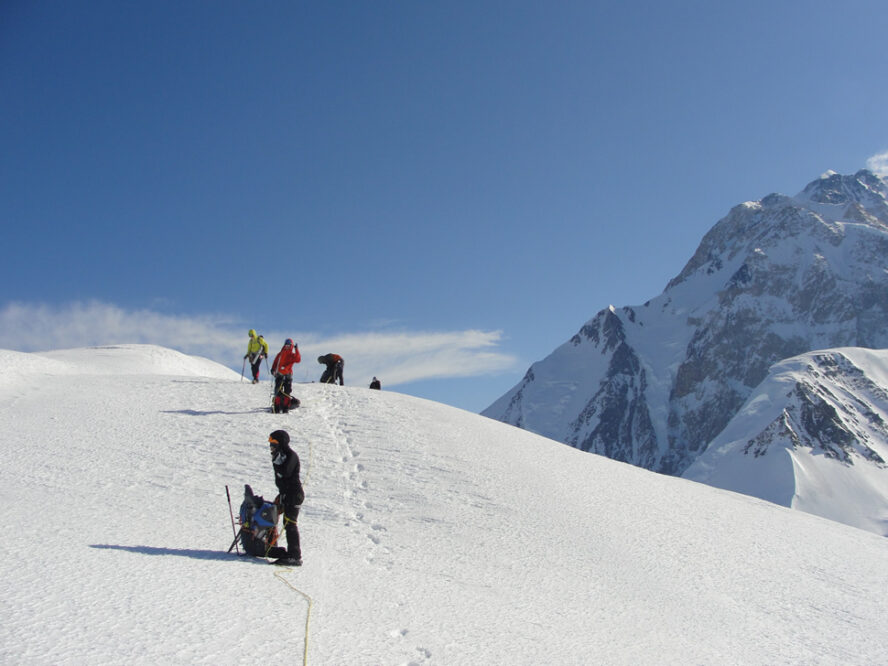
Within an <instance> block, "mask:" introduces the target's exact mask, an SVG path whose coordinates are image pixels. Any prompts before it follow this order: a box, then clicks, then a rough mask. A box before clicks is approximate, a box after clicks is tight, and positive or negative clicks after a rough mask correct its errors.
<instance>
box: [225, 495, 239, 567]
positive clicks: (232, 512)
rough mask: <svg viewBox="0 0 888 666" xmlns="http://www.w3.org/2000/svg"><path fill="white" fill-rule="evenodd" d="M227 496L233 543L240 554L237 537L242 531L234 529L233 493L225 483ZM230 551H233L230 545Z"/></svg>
mask: <svg viewBox="0 0 888 666" xmlns="http://www.w3.org/2000/svg"><path fill="white" fill-rule="evenodd" d="M225 496H226V497H227V498H228V513H229V514H230V515H231V531H232V532H233V533H234V543H233V544H231V545H232V546H234V547H235V548H236V549H237V554H238V555H240V548H239V547H238V545H237V538H238V537H239V536H240V532H238V531H237V530H235V529H234V510H233V509H232V508H231V493H229V492H228V484H227V483H226V484H225ZM228 552H229V553H230V552H231V547H230V546H229V548H228Z"/></svg>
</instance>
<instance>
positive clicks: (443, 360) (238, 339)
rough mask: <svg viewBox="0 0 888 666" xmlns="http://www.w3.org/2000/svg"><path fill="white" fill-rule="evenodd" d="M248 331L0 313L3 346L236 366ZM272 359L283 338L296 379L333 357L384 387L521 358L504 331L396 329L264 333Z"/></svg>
mask: <svg viewBox="0 0 888 666" xmlns="http://www.w3.org/2000/svg"><path fill="white" fill-rule="evenodd" d="M248 328H249V327H248V326H245V325H244V324H242V323H240V322H238V321H236V320H235V319H234V318H233V317H230V316H227V315H207V314H204V315H169V314H163V313H159V312H155V311H152V310H125V309H123V308H120V307H117V306H115V305H110V304H107V303H102V302H98V301H90V302H85V303H83V302H77V303H71V304H68V305H64V306H49V305H39V304H29V303H10V304H8V305H6V306H5V307H3V309H2V310H0V348H3V349H10V350H14V351H21V352H35V351H48V350H52V349H72V348H78V347H92V346H101V345H111V344H153V345H160V346H163V347H169V348H171V349H176V350H178V351H181V352H183V353H185V354H190V355H194V356H202V357H205V358H209V359H211V360H214V361H216V362H218V363H221V364H222V365H225V366H227V367H230V368H235V369H237V367H238V366H239V365H241V364H242V359H243V356H244V353H245V352H246V346H247V330H248ZM259 332H260V333H263V335H264V336H265V339H266V340H267V341H268V343H269V356H270V357H271V358H274V354H275V353H276V352H277V351H278V349H279V348H280V346H281V344H282V343H283V341H284V339H285V338H288V337H289V338H293V339H294V340H295V341H296V342H297V344H298V345H299V349H300V351H301V352H302V363H301V364H300V365H298V366H296V368H295V373H294V377H295V378H296V379H297V380H299V381H314V380H317V379H318V378H319V377H320V374H321V371H322V367H321V366H320V365H319V364H318V363H317V361H316V358H317V356H319V355H321V354H326V353H328V352H333V353H337V354H340V355H342V356H343V357H344V358H345V360H346V365H345V380H346V383H347V384H364V383H366V382H369V380H370V378H371V377H372V376H374V375H375V376H378V377H380V378H381V379H383V382H384V385H385V386H389V387H391V386H396V385H398V384H403V383H407V382H413V381H419V380H429V379H442V378H450V377H474V376H480V375H486V374H495V373H499V372H504V371H508V370H511V369H514V368H515V367H516V366H517V362H518V361H517V359H516V358H515V357H514V356H512V355H510V354H506V353H503V352H501V351H499V349H498V346H499V344H500V343H501V341H502V339H503V334H502V332H501V331H479V330H465V331H443V332H442V331H404V330H399V331H393V332H379V331H374V332H368V333H348V334H341V335H336V336H332V337H325V336H322V335H319V334H315V333H312V332H302V333H298V332H281V331H259Z"/></svg>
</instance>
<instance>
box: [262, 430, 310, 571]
mask: <svg viewBox="0 0 888 666" xmlns="http://www.w3.org/2000/svg"><path fill="white" fill-rule="evenodd" d="M268 445H269V447H270V448H271V464H272V466H273V467H274V482H275V485H277V488H278V491H279V492H280V494H279V495H278V497H277V500H276V501H275V504H277V505H278V506H280V507H281V511H282V512H283V514H284V534H286V535H287V556H286V557H282V558H280V559H279V560H276V561H275V564H286V565H290V566H294V567H300V566H302V549H301V548H300V546H299V528H298V527H297V525H296V519H297V518H298V517H299V507H300V506H302V502H303V501H305V491H304V490H303V488H302V481H300V480H299V456H297V455H296V452H295V451H294V450H293V449H291V448H290V435H289V434H288V433H287V431H286V430H275V431H274V432H273V433H271V434H270V435H269V436H268Z"/></svg>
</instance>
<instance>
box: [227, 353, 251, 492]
mask: <svg viewBox="0 0 888 666" xmlns="http://www.w3.org/2000/svg"><path fill="white" fill-rule="evenodd" d="M246 369H247V357H246V356H245V357H244V364H243V365H242V366H241V381H244V372H245V371H246ZM225 487H226V488H227V487H228V486H225Z"/></svg>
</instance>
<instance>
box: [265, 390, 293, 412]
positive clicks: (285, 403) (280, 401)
mask: <svg viewBox="0 0 888 666" xmlns="http://www.w3.org/2000/svg"><path fill="white" fill-rule="evenodd" d="M298 406H299V398H294V397H293V396H292V395H287V394H286V393H278V394H277V395H275V396H274V401H273V402H272V404H271V411H272V412H274V413H275V414H286V413H287V412H289V411H290V410H291V409H295V408H296V407H298Z"/></svg>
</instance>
